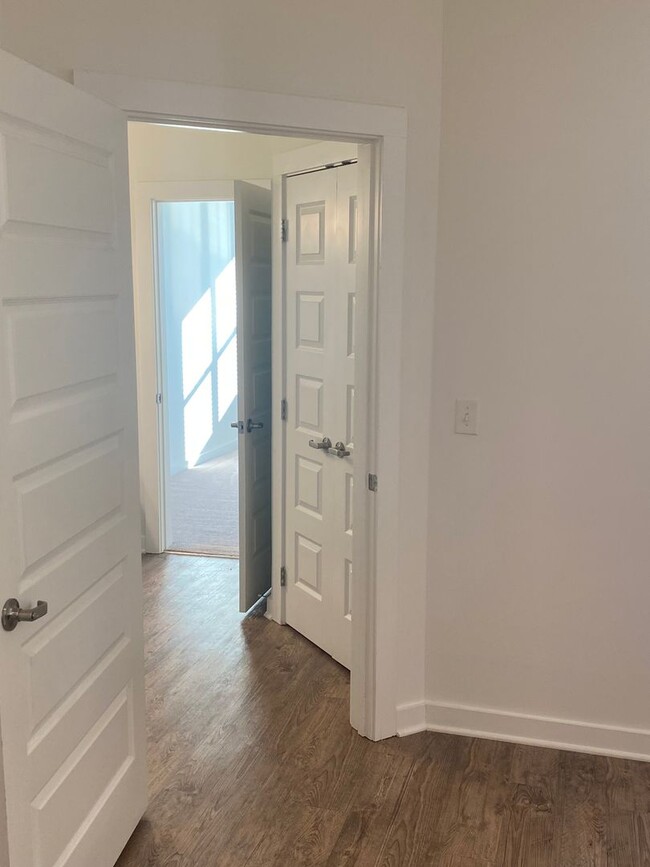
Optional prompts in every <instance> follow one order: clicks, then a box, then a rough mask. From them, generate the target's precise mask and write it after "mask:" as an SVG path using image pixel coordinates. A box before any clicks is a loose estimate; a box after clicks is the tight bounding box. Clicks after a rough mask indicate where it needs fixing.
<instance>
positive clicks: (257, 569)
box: [235, 181, 272, 611]
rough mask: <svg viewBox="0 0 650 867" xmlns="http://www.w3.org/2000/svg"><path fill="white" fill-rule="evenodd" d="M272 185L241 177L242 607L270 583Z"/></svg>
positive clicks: (238, 228)
mask: <svg viewBox="0 0 650 867" xmlns="http://www.w3.org/2000/svg"><path fill="white" fill-rule="evenodd" d="M271 213H272V196H271V191H270V190H265V189H263V188H262V187H256V186H255V185H254V184H247V183H245V182H244V181H236V182H235V239H236V261H237V342H238V386H237V388H238V416H239V610H240V611H248V609H249V608H250V607H251V606H252V605H254V604H255V603H256V602H257V600H258V599H259V598H260V596H262V595H263V594H264V593H266V591H267V590H269V588H270V587H271Z"/></svg>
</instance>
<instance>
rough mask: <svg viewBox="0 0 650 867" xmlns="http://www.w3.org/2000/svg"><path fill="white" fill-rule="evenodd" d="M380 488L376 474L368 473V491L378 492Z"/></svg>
mask: <svg viewBox="0 0 650 867" xmlns="http://www.w3.org/2000/svg"><path fill="white" fill-rule="evenodd" d="M377 487H378V482H377V476H376V475H375V474H374V473H368V490H369V491H376V490H377Z"/></svg>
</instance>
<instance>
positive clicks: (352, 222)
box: [348, 196, 359, 264]
mask: <svg viewBox="0 0 650 867" xmlns="http://www.w3.org/2000/svg"><path fill="white" fill-rule="evenodd" d="M348 212H349V229H348V262H350V264H354V262H356V261H357V246H358V243H359V240H358V239H359V208H358V207H357V197H356V196H350V204H349V208H348Z"/></svg>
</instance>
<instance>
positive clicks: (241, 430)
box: [230, 421, 244, 433]
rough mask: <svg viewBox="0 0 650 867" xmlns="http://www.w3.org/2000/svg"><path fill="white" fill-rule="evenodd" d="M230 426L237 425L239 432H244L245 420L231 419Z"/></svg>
mask: <svg viewBox="0 0 650 867" xmlns="http://www.w3.org/2000/svg"><path fill="white" fill-rule="evenodd" d="M230 427H236V428H237V430H238V431H239V433H244V422H243V421H231V422H230Z"/></svg>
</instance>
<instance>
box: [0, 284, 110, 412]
mask: <svg viewBox="0 0 650 867" xmlns="http://www.w3.org/2000/svg"><path fill="white" fill-rule="evenodd" d="M7 318H8V320H9V334H10V340H11V346H10V347H9V348H8V351H9V359H10V370H11V386H12V392H13V398H14V401H17V400H20V399H22V398H26V397H31V396H33V395H37V394H43V393H45V392H47V391H52V390H54V389H58V388H64V387H66V386H71V385H76V384H78V383H80V382H88V381H89V380H93V379H97V378H98V377H102V376H107V375H109V374H113V373H115V371H116V370H117V363H118V359H117V354H118V346H117V335H118V330H117V320H116V315H115V307H114V304H113V302H111V301H99V302H98V301H83V302H81V301H80V302H69V303H57V304H37V305H31V304H30V305H26V306H20V307H13V306H12V307H9V308H8V309H7ZM35 347H38V352H36V351H35Z"/></svg>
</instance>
